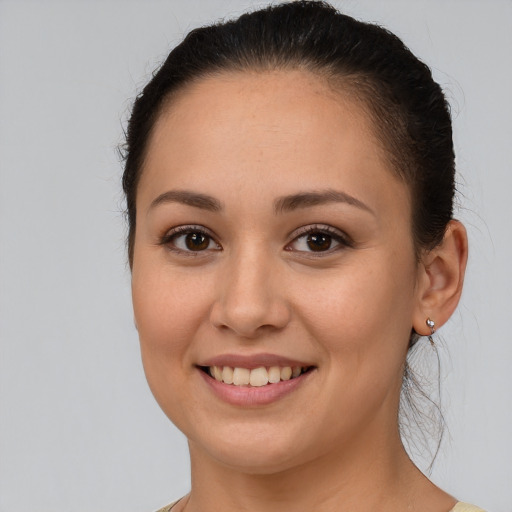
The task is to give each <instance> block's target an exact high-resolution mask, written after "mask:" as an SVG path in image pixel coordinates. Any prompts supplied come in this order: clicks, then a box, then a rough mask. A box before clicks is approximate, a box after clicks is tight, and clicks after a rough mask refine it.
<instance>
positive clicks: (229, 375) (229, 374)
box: [222, 366, 233, 384]
mask: <svg viewBox="0 0 512 512" xmlns="http://www.w3.org/2000/svg"><path fill="white" fill-rule="evenodd" d="M222 380H223V382H224V383H225V384H233V368H230V367H229V366H224V368H222Z"/></svg>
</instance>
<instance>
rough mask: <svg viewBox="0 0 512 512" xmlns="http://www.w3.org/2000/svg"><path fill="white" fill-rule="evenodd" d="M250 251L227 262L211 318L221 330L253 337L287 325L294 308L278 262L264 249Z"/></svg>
mask: <svg viewBox="0 0 512 512" xmlns="http://www.w3.org/2000/svg"><path fill="white" fill-rule="evenodd" d="M248 252H250V251H246V252H245V253H243V254H239V255H237V256H236V257H233V258H232V259H229V261H226V262H225V263H226V264H225V267H224V269H223V272H222V273H221V274H222V275H221V276H220V279H219V281H220V282H219V283H218V286H217V291H216V300H215V301H214V304H213V306H212V309H211V312H210V321H211V323H212V324H213V325H214V326H215V327H217V328H218V329H224V330H229V331H231V332H233V333H235V334H236V335H238V336H240V337H242V338H248V339H252V338H257V337H259V336H261V335H263V334H265V333H269V332H273V331H278V330H281V329H283V328H284V327H286V325H287V324H288V323H289V321H290V308H289V305H288V304H287V301H286V299H285V294H284V291H285V290H284V287H283V286H282V280H281V279H280V277H279V275H280V274H282V272H279V268H276V262H274V263H273V262H272V261H271V258H269V257H268V256H267V257H266V256H265V255H263V254H261V252H253V254H247V253H248ZM277 266H278V265H277Z"/></svg>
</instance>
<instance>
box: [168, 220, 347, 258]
mask: <svg viewBox="0 0 512 512" xmlns="http://www.w3.org/2000/svg"><path fill="white" fill-rule="evenodd" d="M188 234H200V235H203V236H204V237H205V238H206V239H208V240H209V244H210V243H211V242H213V243H214V244H215V245H216V246H217V247H216V248H215V249H209V248H206V249H203V250H199V251H193V250H185V249H181V248H179V247H176V245H175V244H176V240H177V239H179V237H181V236H183V235H188ZM313 234H323V235H327V236H328V237H330V238H331V239H332V240H334V241H335V242H337V243H338V244H339V246H335V247H334V248H331V247H329V249H327V250H325V251H297V252H299V253H305V254H307V255H308V257H322V256H324V255H327V254H332V253H333V252H336V251H338V250H340V249H341V248H351V247H353V246H354V242H353V240H352V239H351V238H350V237H349V236H348V235H346V234H345V233H342V232H340V231H339V230H338V229H336V228H333V227H332V226H328V225H323V224H313V225H310V226H304V227H302V228H299V229H298V230H297V231H295V232H294V233H292V235H291V236H293V239H292V241H291V242H290V243H288V244H287V245H286V247H285V250H287V251H292V250H293V249H292V248H291V246H292V245H293V244H294V243H296V242H297V241H298V240H300V239H301V238H304V237H307V236H308V235H313ZM159 245H162V246H165V247H167V248H168V249H169V250H170V251H173V252H177V253H179V254H184V255H186V256H194V257H197V256H199V255H200V253H205V252H207V251H211V250H216V251H220V250H222V247H221V246H220V244H219V243H218V242H217V241H216V240H215V237H214V236H213V235H212V234H211V233H210V231H209V230H207V229H205V228H204V227H203V226H195V225H189V226H178V227H176V228H173V229H172V230H171V231H168V232H167V233H166V234H165V235H164V236H163V237H162V238H161V240H160V242H159Z"/></svg>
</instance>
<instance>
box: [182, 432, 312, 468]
mask: <svg viewBox="0 0 512 512" xmlns="http://www.w3.org/2000/svg"><path fill="white" fill-rule="evenodd" d="M212 430H213V429H212ZM240 432H244V434H245V435H241V434H240ZM217 433H218V430H217ZM189 445H190V451H191V455H192V457H194V454H195V453H199V452H201V453H202V456H204V455H207V456H208V457H209V458H211V459H212V460H214V461H215V462H216V463H218V464H221V465H223V466H225V467H227V468H229V469H232V470H236V471H238V472H241V473H246V474H254V475H269V474H275V473H279V472H282V471H286V470H287V469H290V468H292V467H295V466H297V465H300V463H301V462H303V461H301V460H300V459H302V458H305V457H301V453H302V451H303V450H302V449H301V443H300V442H298V441H297V437H296V436H294V435H292V434H291V433H289V432H281V433H280V434H277V432H276V431H275V430H274V431H273V432H272V431H270V430H269V429H268V428H267V429H257V428H254V426H253V427H252V428H248V429H246V430H239V431H238V432H236V433H233V432H231V434H229V433H228V432H226V433H225V435H224V436H222V438H219V436H218V434H217V435H216V437H215V438H213V439H212V438H207V439H204V438H202V439H198V438H196V440H192V439H189ZM304 455H305V454H304Z"/></svg>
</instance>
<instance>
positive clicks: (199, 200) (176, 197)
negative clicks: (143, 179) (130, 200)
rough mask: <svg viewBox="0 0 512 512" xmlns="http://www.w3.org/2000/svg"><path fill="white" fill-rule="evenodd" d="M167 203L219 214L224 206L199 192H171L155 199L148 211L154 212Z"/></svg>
mask: <svg viewBox="0 0 512 512" xmlns="http://www.w3.org/2000/svg"><path fill="white" fill-rule="evenodd" d="M166 203H181V204H186V205H187V206H193V207H195V208H200V209H201V210H208V211H210V212H218V211H220V210H222V204H221V203H220V201H218V200H217V199H215V198H214V197H212V196H208V195H206V194H199V193H197V192H190V191H188V190H169V191H168V192H164V193H163V194H160V195H159V196H158V197H157V198H156V199H154V200H153V201H152V202H151V205H150V206H149V209H148V211H150V210H152V209H153V208H155V207H156V206H159V205H161V204H166Z"/></svg>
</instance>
